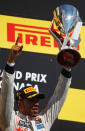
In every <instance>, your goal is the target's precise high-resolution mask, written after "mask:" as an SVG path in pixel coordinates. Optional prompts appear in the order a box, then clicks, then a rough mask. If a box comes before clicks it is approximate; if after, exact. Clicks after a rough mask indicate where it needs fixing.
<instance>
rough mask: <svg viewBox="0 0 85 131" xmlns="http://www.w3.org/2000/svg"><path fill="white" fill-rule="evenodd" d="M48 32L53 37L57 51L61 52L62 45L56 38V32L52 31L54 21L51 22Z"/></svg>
mask: <svg viewBox="0 0 85 131" xmlns="http://www.w3.org/2000/svg"><path fill="white" fill-rule="evenodd" d="M48 31H49V33H50V34H51V35H52V36H53V38H54V39H55V40H56V42H57V44H58V48H59V50H61V47H62V43H61V41H60V39H59V38H58V37H57V36H58V34H57V32H56V31H55V30H54V19H53V20H52V22H51V26H50V28H49V30H48Z"/></svg>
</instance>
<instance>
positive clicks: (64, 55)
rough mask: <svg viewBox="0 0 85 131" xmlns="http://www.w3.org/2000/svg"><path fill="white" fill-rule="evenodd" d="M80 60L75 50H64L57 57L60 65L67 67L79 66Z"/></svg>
mask: <svg viewBox="0 0 85 131" xmlns="http://www.w3.org/2000/svg"><path fill="white" fill-rule="evenodd" d="M80 59H81V56H80V54H79V53H78V52H77V51H76V50H74V49H63V50H61V51H60V52H59V54H58V55H57V61H58V63H59V64H61V65H63V66H67V67H73V66H75V65H77V64H78V62H79V61H80Z"/></svg>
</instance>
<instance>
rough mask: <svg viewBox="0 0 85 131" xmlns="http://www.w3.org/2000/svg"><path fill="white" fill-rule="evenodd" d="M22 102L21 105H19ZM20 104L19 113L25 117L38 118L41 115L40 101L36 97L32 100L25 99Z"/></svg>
mask: <svg viewBox="0 0 85 131" xmlns="http://www.w3.org/2000/svg"><path fill="white" fill-rule="evenodd" d="M19 102H20V103H19ZM19 102H18V107H19V111H20V112H21V113H22V114H24V115H29V116H31V117H36V116H37V115H38V114H39V99H38V98H36V97H34V98H31V99H23V100H22V101H19Z"/></svg>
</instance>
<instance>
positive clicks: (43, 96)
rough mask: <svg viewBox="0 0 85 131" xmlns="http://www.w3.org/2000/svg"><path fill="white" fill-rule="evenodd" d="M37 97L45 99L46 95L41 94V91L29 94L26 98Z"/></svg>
mask: <svg viewBox="0 0 85 131" xmlns="http://www.w3.org/2000/svg"><path fill="white" fill-rule="evenodd" d="M35 97H37V98H38V99H44V98H45V95H44V94H41V93H37V94H34V95H31V96H28V97H26V98H28V99H31V98H35Z"/></svg>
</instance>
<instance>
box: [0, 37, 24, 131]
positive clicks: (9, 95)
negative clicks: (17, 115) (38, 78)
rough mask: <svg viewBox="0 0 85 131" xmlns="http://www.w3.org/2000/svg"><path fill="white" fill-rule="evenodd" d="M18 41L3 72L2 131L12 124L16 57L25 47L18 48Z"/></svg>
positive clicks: (0, 98) (0, 99) (0, 95)
mask: <svg viewBox="0 0 85 131" xmlns="http://www.w3.org/2000/svg"><path fill="white" fill-rule="evenodd" d="M18 39H19V38H18ZM18 39H17V41H16V43H15V45H13V46H12V48H11V50H10V53H9V56H8V61H7V64H6V66H5V69H4V71H3V78H2V87H1V94H0V127H1V129H2V131H4V130H5V128H6V127H7V126H8V125H9V124H10V118H11V113H12V111H13V108H14V86H13V83H14V66H15V60H16V57H17V56H19V55H20V54H21V51H22V48H23V46H18Z"/></svg>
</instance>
